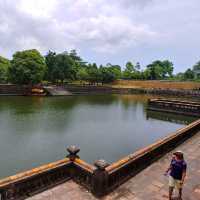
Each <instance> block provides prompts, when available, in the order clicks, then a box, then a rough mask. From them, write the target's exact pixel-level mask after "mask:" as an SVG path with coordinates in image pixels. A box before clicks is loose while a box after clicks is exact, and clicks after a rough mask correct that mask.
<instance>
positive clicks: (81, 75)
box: [76, 67, 89, 81]
mask: <svg viewBox="0 0 200 200" xmlns="http://www.w3.org/2000/svg"><path fill="white" fill-rule="evenodd" d="M76 76H77V78H78V80H80V81H87V80H88V79H89V74H88V72H87V68H85V67H81V68H80V69H79V70H78V72H77V75H76Z"/></svg>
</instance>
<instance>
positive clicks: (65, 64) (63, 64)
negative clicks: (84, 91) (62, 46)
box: [54, 53, 75, 83]
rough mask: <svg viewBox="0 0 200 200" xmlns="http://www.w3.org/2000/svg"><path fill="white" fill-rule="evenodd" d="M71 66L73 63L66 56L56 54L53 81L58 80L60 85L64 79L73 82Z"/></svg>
mask: <svg viewBox="0 0 200 200" xmlns="http://www.w3.org/2000/svg"><path fill="white" fill-rule="evenodd" d="M73 66H74V61H73V60H72V58H71V57H70V56H69V55H68V54H65V53H61V54H57V55H56V62H55V69H54V80H56V81H58V80H60V81H61V82H62V83H63V82H64V80H65V79H68V80H74V79H75V77H74V76H75V74H74V71H73Z"/></svg>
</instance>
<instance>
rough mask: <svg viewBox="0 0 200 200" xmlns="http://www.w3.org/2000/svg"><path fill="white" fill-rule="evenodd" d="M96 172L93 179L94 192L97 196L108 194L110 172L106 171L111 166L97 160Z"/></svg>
mask: <svg viewBox="0 0 200 200" xmlns="http://www.w3.org/2000/svg"><path fill="white" fill-rule="evenodd" d="M94 165H95V167H96V170H95V171H94V174H93V179H92V192H93V194H95V195H96V196H102V195H104V194H106V192H107V188H108V172H107V171H106V170H105V168H106V167H108V166H109V164H108V163H107V162H106V161H105V160H97V161H96V162H95V163H94Z"/></svg>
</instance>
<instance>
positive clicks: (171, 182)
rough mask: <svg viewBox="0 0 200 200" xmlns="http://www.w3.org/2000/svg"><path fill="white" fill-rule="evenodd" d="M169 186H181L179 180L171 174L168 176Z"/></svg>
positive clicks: (178, 187)
mask: <svg viewBox="0 0 200 200" xmlns="http://www.w3.org/2000/svg"><path fill="white" fill-rule="evenodd" d="M169 187H173V188H174V187H176V188H177V189H181V188H182V184H181V180H177V179H174V178H173V177H172V176H169Z"/></svg>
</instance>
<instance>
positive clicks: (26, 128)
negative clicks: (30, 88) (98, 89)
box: [0, 95, 194, 178]
mask: <svg viewBox="0 0 200 200" xmlns="http://www.w3.org/2000/svg"><path fill="white" fill-rule="evenodd" d="M148 98H150V96H145V95H97V96H68V97H5V96H1V97H0V177H1V178H2V177H5V176H9V175H13V174H15V173H17V172H20V171H23V170H27V169H31V168H33V167H37V166H40V165H41V164H45V163H48V162H52V161H56V160H59V159H62V158H64V157H65V156H66V155H67V152H66V147H67V146H68V145H72V144H75V145H77V146H79V147H80V149H81V151H80V154H79V155H80V157H81V158H82V159H83V160H86V161H87V162H89V163H93V162H94V161H95V160H97V159H100V158H103V159H105V160H106V161H108V162H109V163H111V162H113V161H116V160H118V159H120V158H122V157H123V156H126V155H127V154H130V153H133V152H134V151H136V150H138V149H140V148H142V147H144V146H146V145H148V144H151V143H152V142H154V141H156V140H158V139H160V138H162V137H164V136H166V135H168V134H169V133H172V132H173V131H175V130H177V129H179V128H181V127H183V126H184V124H187V123H189V122H191V121H193V120H194V119H193V118H185V117H183V116H181V117H178V116H174V115H167V116H166V117H165V115H164V114H162V113H155V112H147V111H146V106H147V99H148Z"/></svg>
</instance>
